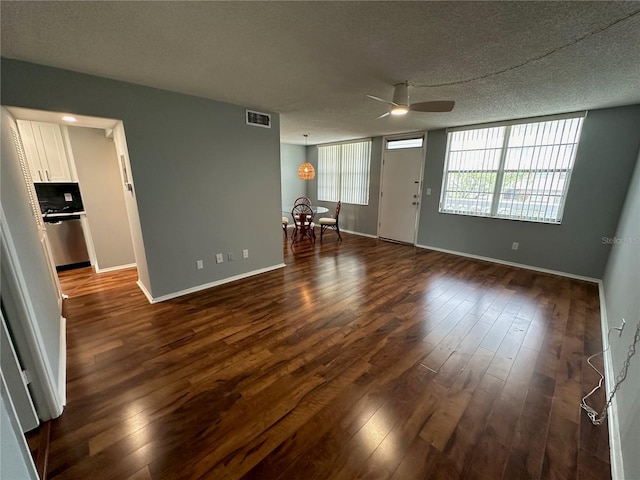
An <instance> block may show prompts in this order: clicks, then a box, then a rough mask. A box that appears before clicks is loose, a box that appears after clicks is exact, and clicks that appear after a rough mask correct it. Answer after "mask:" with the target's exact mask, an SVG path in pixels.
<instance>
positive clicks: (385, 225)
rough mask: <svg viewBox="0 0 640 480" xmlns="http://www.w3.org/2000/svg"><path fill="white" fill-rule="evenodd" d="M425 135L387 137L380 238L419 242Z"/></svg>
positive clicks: (384, 155)
mask: <svg viewBox="0 0 640 480" xmlns="http://www.w3.org/2000/svg"><path fill="white" fill-rule="evenodd" d="M424 158H425V135H424V134H420V135H418V136H416V135H413V136H410V137H402V138H385V139H384V150H383V154H382V178H381V182H380V183H381V184H380V211H379V215H378V218H379V222H378V236H379V237H380V238H381V239H383V240H392V241H395V242H401V243H408V244H411V245H414V244H415V243H416V235H417V228H418V213H419V211H420V194H421V191H422V172H423V168H424Z"/></svg>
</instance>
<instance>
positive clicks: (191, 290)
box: [137, 263, 286, 303]
mask: <svg viewBox="0 0 640 480" xmlns="http://www.w3.org/2000/svg"><path fill="white" fill-rule="evenodd" d="M283 267H286V265H285V264H284V263H279V264H277V265H273V266H271V267H266V268H260V269H258V270H252V271H250V272H246V273H241V274H240V275H235V276H233V277H228V278H223V279H222V280H216V281H215V282H209V283H205V284H202V285H197V286H195V287H191V288H187V289H185V290H180V291H179V292H174V293H168V294H166V295H161V296H159V297H153V296H152V295H151V294H150V293H149V292H148V291H147V289H146V288H145V287H144V285H142V283H141V282H140V280H138V282H137V283H138V287H140V290H142V293H144V294H145V296H146V297H147V299H148V300H149V303H159V302H164V301H165V300H171V299H172V298H177V297H181V296H183V295H188V294H190V293H195V292H199V291H201V290H206V289H208V288H212V287H217V286H219V285H224V284H225V283H231V282H235V281H236V280H242V279H243V278H248V277H253V276H254V275H260V274H261V273H266V272H270V271H271V270H277V269H278V268H283Z"/></svg>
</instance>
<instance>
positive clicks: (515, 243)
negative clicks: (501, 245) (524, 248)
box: [511, 242, 520, 250]
mask: <svg viewBox="0 0 640 480" xmlns="http://www.w3.org/2000/svg"><path fill="white" fill-rule="evenodd" d="M518 248H520V244H519V243H518V242H513V243H512V244H511V250H517V249H518Z"/></svg>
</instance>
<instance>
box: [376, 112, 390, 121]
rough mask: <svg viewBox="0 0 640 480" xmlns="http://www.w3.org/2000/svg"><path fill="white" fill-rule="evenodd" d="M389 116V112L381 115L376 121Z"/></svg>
mask: <svg viewBox="0 0 640 480" xmlns="http://www.w3.org/2000/svg"><path fill="white" fill-rule="evenodd" d="M388 115H391V114H390V113H389V112H385V113H383V114H382V115H380V116H379V117H376V120H380V119H381V118H384V117H386V116H388Z"/></svg>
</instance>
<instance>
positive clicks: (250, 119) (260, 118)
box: [247, 110, 271, 128]
mask: <svg viewBox="0 0 640 480" xmlns="http://www.w3.org/2000/svg"><path fill="white" fill-rule="evenodd" d="M247 125H253V126H254V127H263V128H271V115H269V114H268V113H261V112H254V111H252V110H247Z"/></svg>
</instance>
